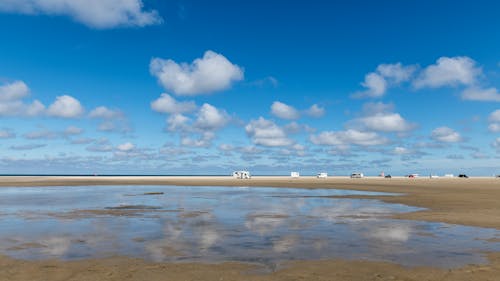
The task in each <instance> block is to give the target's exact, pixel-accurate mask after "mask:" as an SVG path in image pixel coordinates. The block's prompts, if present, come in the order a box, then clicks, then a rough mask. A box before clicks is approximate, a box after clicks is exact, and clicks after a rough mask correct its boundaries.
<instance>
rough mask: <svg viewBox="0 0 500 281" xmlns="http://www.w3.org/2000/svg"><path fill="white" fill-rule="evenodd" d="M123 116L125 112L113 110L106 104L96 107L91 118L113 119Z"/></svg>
mask: <svg viewBox="0 0 500 281" xmlns="http://www.w3.org/2000/svg"><path fill="white" fill-rule="evenodd" d="M122 116H123V113H122V112H121V111H118V110H112V109H109V108H107V107H105V106H99V107H96V108H94V109H93V110H92V111H91V112H90V113H89V117H90V118H100V119H113V118H120V117H122Z"/></svg>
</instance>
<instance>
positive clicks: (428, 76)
mask: <svg viewBox="0 0 500 281" xmlns="http://www.w3.org/2000/svg"><path fill="white" fill-rule="evenodd" d="M481 73H482V70H481V68H479V67H477V66H476V62H475V61H474V60H473V59H471V58H469V57H451V58H450V57H441V58H439V59H438V60H437V61H436V64H433V65H430V66H428V67H426V68H425V69H424V70H423V71H422V72H421V73H420V75H419V76H418V77H417V78H416V79H415V80H414V81H413V85H414V86H415V87H416V88H424V87H429V88H438V87H443V86H458V85H466V86H470V85H473V84H474V83H475V82H476V79H477V77H478V76H479V75H481Z"/></svg>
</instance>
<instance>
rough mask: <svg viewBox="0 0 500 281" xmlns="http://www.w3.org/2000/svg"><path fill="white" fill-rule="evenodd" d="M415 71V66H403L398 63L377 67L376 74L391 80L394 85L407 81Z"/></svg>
mask: <svg viewBox="0 0 500 281" xmlns="http://www.w3.org/2000/svg"><path fill="white" fill-rule="evenodd" d="M415 70H416V67H415V66H413V65H409V66H403V64H401V63H400V62H398V63H394V64H380V65H379V66H377V72H378V73H380V75H382V76H383V77H385V78H387V79H389V80H391V82H392V83H394V84H399V83H401V82H404V81H408V80H409V79H410V78H411V76H412V75H413V73H414V72H415Z"/></svg>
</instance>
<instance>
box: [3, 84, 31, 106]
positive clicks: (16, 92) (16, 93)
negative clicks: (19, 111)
mask: <svg viewBox="0 0 500 281" xmlns="http://www.w3.org/2000/svg"><path fill="white" fill-rule="evenodd" d="M29 93H30V90H29V88H28V86H27V85H26V84H25V83H24V82H23V81H14V82H12V83H9V84H6V85H2V86H0V101H2V102H3V101H12V100H19V99H22V98H25V97H27V96H29Z"/></svg>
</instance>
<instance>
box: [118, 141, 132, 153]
mask: <svg viewBox="0 0 500 281" xmlns="http://www.w3.org/2000/svg"><path fill="white" fill-rule="evenodd" d="M116 148H117V149H118V150H119V151H122V152H128V151H131V150H133V149H134V148H135V145H134V144H133V143H131V142H126V143H122V144H120V145H118V146H117V147H116Z"/></svg>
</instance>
